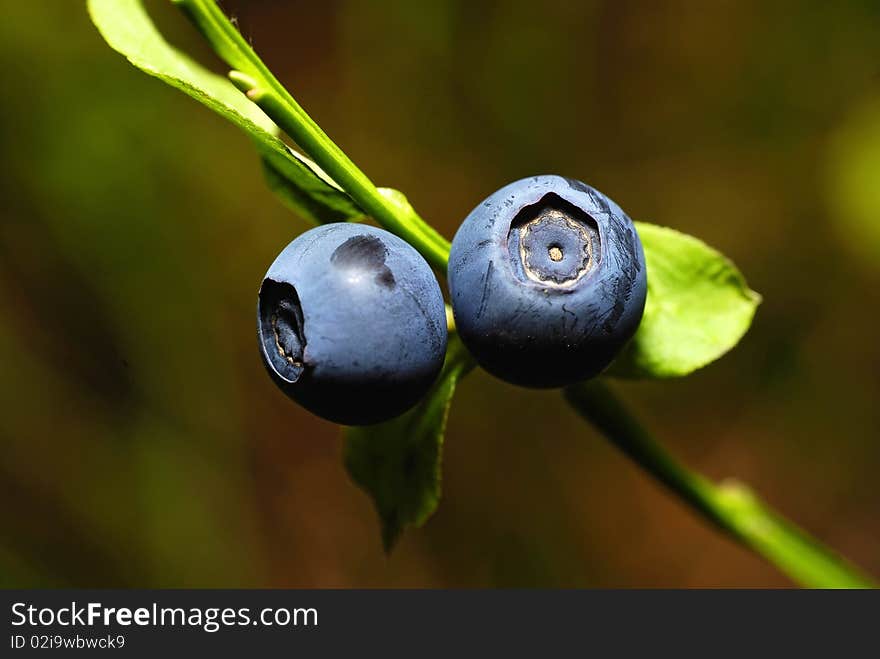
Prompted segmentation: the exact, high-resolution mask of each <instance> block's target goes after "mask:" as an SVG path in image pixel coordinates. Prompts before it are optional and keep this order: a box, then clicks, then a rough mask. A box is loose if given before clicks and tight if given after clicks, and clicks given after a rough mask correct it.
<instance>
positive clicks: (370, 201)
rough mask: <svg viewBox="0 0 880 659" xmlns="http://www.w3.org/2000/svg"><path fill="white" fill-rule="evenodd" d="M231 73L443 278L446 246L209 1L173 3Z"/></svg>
mask: <svg viewBox="0 0 880 659" xmlns="http://www.w3.org/2000/svg"><path fill="white" fill-rule="evenodd" d="M173 1H174V2H175V3H176V4H177V5H178V6H179V7H180V8H181V9H182V10H183V11H184V13H186V15H187V16H188V17H189V19H190V20H191V21H192V22H193V23H194V24H195V26H196V27H197V28H198V29H199V31H201V33H202V34H203V35H204V36H205V38H206V39H207V40H208V41H209V42H210V44H211V46H212V47H213V48H214V50H215V52H217V54H218V55H219V56H220V57H221V58H223V60H224V61H225V62H226V63H227V64H228V65H229V66H231V67H232V68H233V69H234V70H233V71H232V72H231V74H230V78H231V79H232V81H233V82H234V83H235V84H236V86H238V88H239V89H241V90H242V91H243V92H245V93H246V94H247V96H248V98H250V99H251V100H252V101H253V102H254V103H256V104H257V105H258V106H259V107H260V108H261V109H262V110H263V111H264V112H265V113H266V114H267V115H268V116H269V117H270V118H271V119H272V120H273V121H274V122H275V123H277V124H278V125H279V126H280V127H281V128H282V129H283V130H284V132H286V133H287V134H288V135H289V136H290V137H291V138H292V139H293V140H294V141H295V142H296V143H297V144H298V145H299V147H300V148H302V150H303V151H305V152H306V154H307V155H308V156H309V157H310V158H312V159H313V160H314V161H315V162H316V163H318V165H319V166H320V167H321V169H323V170H324V171H325V172H326V173H327V174H328V175H329V176H330V177H331V178H332V179H333V180H334V181H336V182H337V183H338V184H339V186H340V187H341V188H342V189H343V190H345V191H346V192H347V193H348V194H349V195H351V197H352V198H353V199H354V200H355V202H357V204H358V205H359V206H360V207H361V208H363V210H364V211H365V212H366V213H367V214H369V215H370V216H372V217H373V219H375V220H376V222H378V223H379V224H380V225H382V226H383V227H385V228H386V229H388V230H389V231H391V232H393V233H396V234H397V235H399V236H400V237H401V238H403V239H404V240H406V241H407V242H409V243H410V244H411V245H413V247H415V248H416V249H417V250H419V252H420V253H421V254H422V255H423V256H424V257H425V259H427V260H428V262H429V263H431V265H433V266H434V267H436V268H438V269H441V270H443V271H444V272H445V269H446V262H447V259H448V256H449V243H448V242H447V241H446V240H445V239H444V238H443V237H442V236H441V235H440V234H439V233H437V231H436V230H434V228H433V227H431V226H430V225H429V224H427V223H426V222H425V221H424V220H422V219H421V218H420V217H419V216H418V215H416V214H415V213H414V212H413V211H412V209H411V208H409V207H403V206H401V205H400V204H398V203H396V202H395V201H394V200H393V199H391V198H390V197H389V196H387V195H383V194H382V193H381V192H380V191H379V190H378V189H377V188H376V186H375V185H374V184H373V182H372V181H371V180H370V179H369V178H367V176H366V175H365V174H364V173H363V172H362V171H361V170H360V169H359V168H358V167H357V166H356V165H355V164H354V163H353V162H352V161H351V160H350V159H349V157H348V156H347V155H345V153H344V152H343V151H342V149H340V148H339V147H338V146H336V144H335V143H334V142H333V140H331V139H330V138H329V137H328V136H327V134H326V133H325V132H324V131H323V130H321V128H320V126H318V124H317V123H315V121H314V120H313V119H312V118H311V117H310V116H309V115H308V114H307V113H306V112H305V110H303V109H302V107H301V106H300V105H299V103H297V102H296V100H295V99H294V98H293V96H291V95H290V93H289V92H288V91H287V90H286V89H285V88H284V86H283V85H282V84H281V83H280V82H279V81H278V79H277V78H275V76H274V75H273V74H272V72H271V71H270V70H269V68H268V67H267V66H266V65H265V64H264V63H263V61H262V60H261V59H260V58H259V57H258V56H257V54H256V53H255V52H254V51H253V49H252V48H251V47H250V45H249V44H248V43H247V41H245V39H244V37H242V36H241V34H240V33H239V31H238V30H237V29H236V28H235V26H234V25H233V24H232V23H231V22H230V21H229V19H228V18H227V17H226V15H225V14H224V13H223V11H222V10H221V9H220V8H219V7H218V6H217V3H216V2H214V0H173Z"/></svg>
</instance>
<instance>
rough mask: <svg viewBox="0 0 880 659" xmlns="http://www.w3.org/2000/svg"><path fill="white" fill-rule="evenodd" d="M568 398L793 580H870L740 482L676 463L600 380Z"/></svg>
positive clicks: (858, 583)
mask: <svg viewBox="0 0 880 659" xmlns="http://www.w3.org/2000/svg"><path fill="white" fill-rule="evenodd" d="M565 397H566V399H567V400H568V402H569V403H570V404H571V406H572V407H574V409H575V410H577V411H578V412H579V413H580V414H581V416H583V417H584V418H585V419H586V420H587V421H589V422H591V423H592V424H593V425H594V426H596V428H597V429H598V430H599V431H600V432H602V434H604V435H605V436H606V437H607V438H608V440H609V441H611V442H612V443H613V444H614V445H615V446H617V448H619V449H620V450H621V451H623V453H624V454H626V455H627V456H628V457H629V458H631V459H632V460H633V461H634V462H636V463H637V464H638V465H639V466H641V467H642V468H643V469H644V470H645V471H647V472H648V473H649V474H651V475H652V476H654V478H656V479H657V480H658V481H660V482H661V483H662V484H663V485H665V486H666V487H667V488H668V489H669V490H671V491H672V493H673V494H675V495H677V496H678V497H680V498H681V499H682V500H683V501H684V502H685V503H687V504H688V505H689V506H690V507H691V508H693V509H694V510H695V511H696V512H697V513H699V514H700V515H702V516H703V517H705V518H706V519H707V520H709V521H710V522H711V523H712V524H714V525H715V526H716V527H718V528H720V529H721V530H723V531H725V532H727V533H729V534H730V535H731V536H733V537H734V538H735V539H737V540H738V541H740V542H741V543H743V544H744V545H746V546H747V547H749V548H751V549H752V550H754V551H755V552H757V553H758V554H760V555H762V556H763V557H764V558H766V559H767V560H769V561H770V562H771V563H773V564H774V565H776V566H777V567H778V568H779V569H780V570H782V571H783V572H784V573H786V574H787V575H788V576H789V577H791V578H792V579H793V580H794V581H796V582H798V583H800V584H802V585H804V586H808V587H812V588H872V587H875V585H874V584H873V583H872V582H871V579H870V578H869V577H867V576H866V575H864V574H863V573H861V572H860V571H859V570H858V568H856V567H855V566H853V565H851V564H849V563H847V562H846V561H845V560H844V559H843V558H842V557H840V556H839V555H837V554H836V553H834V552H833V551H831V550H830V549H827V548H826V547H823V546H822V545H821V544H819V542H818V541H816V540H815V539H814V538H812V537H810V536H809V535H808V534H807V533H806V532H805V531H803V530H801V529H799V528H798V527H796V526H795V525H794V524H792V523H791V522H789V521H787V520H786V519H784V518H783V517H782V516H781V515H779V514H778V513H776V512H775V511H773V510H772V509H771V508H769V507H768V506H766V505H765V504H764V503H763V502H761V500H760V499H758V497H757V496H755V495H754V494H753V493H752V492H751V491H750V490H749V489H748V488H747V487H746V486H745V485H743V484H741V483H737V482H733V481H730V482H724V483H721V484H719V485H716V484H714V483H712V482H710V481H709V480H707V479H705V478H704V477H703V476H701V475H699V474H697V473H695V472H693V471H690V470H689V469H687V468H686V467H684V466H683V465H682V464H681V463H679V462H678V461H677V460H676V459H675V458H674V457H673V456H672V455H671V454H670V453H669V452H668V451H667V450H666V449H665V448H663V446H661V445H660V444H659V443H658V442H657V441H656V440H655V439H654V438H653V437H651V435H650V433H648V431H647V430H645V429H644V428H643V427H642V426H641V425H640V424H639V422H638V421H637V420H636V419H635V417H634V416H633V415H632V413H631V412H630V411H629V410H628V409H627V408H626V406H625V405H624V404H623V402H622V401H621V400H620V399H619V398H618V397H617V396H616V395H615V394H614V392H613V391H611V390H610V389H609V388H608V387H607V385H605V384H604V383H603V382H601V381H600V380H593V381H590V382H586V383H583V384H578V385H575V386H572V387H569V388H568V389H566V390H565Z"/></svg>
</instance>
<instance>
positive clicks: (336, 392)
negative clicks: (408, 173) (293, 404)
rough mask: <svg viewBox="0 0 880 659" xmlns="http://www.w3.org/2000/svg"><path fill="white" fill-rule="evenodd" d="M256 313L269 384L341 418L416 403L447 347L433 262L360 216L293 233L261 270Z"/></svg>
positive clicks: (375, 418)
mask: <svg viewBox="0 0 880 659" xmlns="http://www.w3.org/2000/svg"><path fill="white" fill-rule="evenodd" d="M257 322H258V332H259V341H260V353H261V355H262V357H263V362H264V364H265V366H266V368H267V370H268V371H269V374H270V375H271V376H272V379H273V380H274V381H275V383H276V384H277V385H278V386H279V387H280V388H281V390H282V391H284V393H286V394H287V395H288V396H290V397H291V398H293V399H294V400H295V401H297V402H298V403H299V404H301V405H302V406H303V407H305V408H306V409H308V410H310V411H311V412H313V413H314V414H317V415H318V416H321V417H323V418H325V419H328V420H330V421H334V422H336V423H341V424H345V425H362V424H369V423H376V422H379V421H383V420H386V419H389V418H391V417H394V416H397V415H398V414H400V413H402V412H404V411H405V410H407V409H408V408H409V407H411V406H412V405H414V404H415V403H416V402H417V401H418V400H419V399H420V398H421V397H422V396H423V395H424V394H425V393H426V391H427V390H428V388H429V387H430V386H431V384H432V382H433V381H434V379H435V378H436V377H437V374H438V373H439V371H440V369H441V367H442V366H443V358H444V355H445V352H446V338H447V334H446V312H445V307H444V304H443V296H442V294H441V292H440V286H439V285H438V283H437V279H436V278H435V277H434V273H433V272H432V271H431V268H430V267H429V266H428V264H427V263H426V262H425V260H424V259H423V258H422V257H421V256H420V255H419V253H418V252H416V250H415V249H413V248H412V247H411V246H410V245H409V244H407V243H406V242H404V241H403V240H401V239H400V238H398V237H397V236H395V235H393V234H390V233H388V232H387V231H383V230H382V229H377V228H374V227H371V226H367V225H363V224H354V223H339V224H328V225H324V226H320V227H317V228H315V229H311V230H310V231H307V232H305V233H303V234H302V235H300V236H299V237H297V238H296V239H295V240H294V241H293V242H291V243H290V244H289V245H288V246H287V247H286V248H285V249H284V251H282V252H281V254H280V255H279V256H278V258H277V259H275V262H274V263H273V264H272V266H271V267H270V268H269V271H268V272H267V273H266V276H265V277H264V278H263V283H262V285H261V286H260V293H259V300H258V304H257Z"/></svg>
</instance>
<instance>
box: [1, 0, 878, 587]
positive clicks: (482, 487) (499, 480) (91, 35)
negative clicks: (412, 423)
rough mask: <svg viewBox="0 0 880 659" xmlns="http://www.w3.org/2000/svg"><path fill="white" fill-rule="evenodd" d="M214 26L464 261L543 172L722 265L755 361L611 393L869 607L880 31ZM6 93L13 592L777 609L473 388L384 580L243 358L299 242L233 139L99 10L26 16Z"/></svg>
mask: <svg viewBox="0 0 880 659" xmlns="http://www.w3.org/2000/svg"><path fill="white" fill-rule="evenodd" d="M148 7H149V8H150V9H151V12H152V14H153V16H154V18H155V20H156V21H157V23H158V24H159V25H160V27H161V28H162V29H163V31H164V32H165V33H166V35H167V36H168V37H169V39H170V40H171V41H172V42H173V43H175V44H176V45H178V46H180V47H183V48H184V49H186V50H188V51H190V52H192V53H194V54H196V55H197V56H199V57H200V58H201V59H203V61H205V62H207V63H209V64H210V65H211V66H212V67H215V68H216V70H218V71H222V70H223V69H222V67H221V65H220V64H219V62H218V61H217V60H215V59H213V57H212V55H211V53H210V52H209V51H208V50H207V49H206V48H205V46H204V45H203V44H202V43H201V41H200V39H199V38H198V36H197V35H196V34H195V32H194V31H193V30H192V28H191V27H190V25H189V24H188V23H187V22H186V21H185V20H184V19H183V18H182V17H181V16H179V15H178V14H177V12H176V10H174V9H173V8H172V7H170V6H169V5H167V3H164V2H149V3H148ZM225 7H226V9H228V10H229V11H230V12H231V13H233V14H234V15H235V16H236V17H237V18H238V20H239V24H240V26H241V29H242V30H243V32H244V33H245V35H246V36H248V37H250V38H251V39H252V41H253V43H254V44H255V46H256V48H257V50H258V52H259V53H261V54H262V56H263V57H264V59H265V60H266V61H267V62H268V63H269V65H270V66H271V67H272V68H273V70H274V71H275V72H276V73H277V75H278V77H279V78H280V79H281V80H282V81H283V82H285V83H286V84H287V85H288V87H289V88H290V89H291V90H292V91H293V93H294V94H295V96H296V97H297V98H298V99H299V100H300V101H301V103H302V104H303V105H304V106H305V107H306V109H307V110H308V111H309V112H310V113H311V114H312V115H313V116H314V117H315V118H316V119H317V120H318V121H319V123H321V125H322V126H323V127H324V128H325V129H326V130H327V132H328V133H329V134H330V135H331V136H332V137H333V138H334V139H335V140H336V141H337V142H338V143H339V144H340V145H341V146H342V147H343V148H344V149H345V150H346V151H347V152H348V153H349V154H350V155H351V156H352V158H353V159H354V160H355V161H356V162H358V163H359V164H360V165H361V166H362V168H363V169H364V170H365V171H366V172H367V173H368V175H370V176H371V177H372V178H373V179H374V180H375V181H376V182H377V183H378V184H381V185H390V186H394V187H397V188H399V189H401V190H404V191H405V192H406V193H407V194H408V196H409V198H410V200H411V201H412V203H413V204H414V205H415V206H416V208H418V209H419V210H420V211H421V213H422V215H423V216H424V217H426V218H427V219H429V221H431V222H432V223H433V224H434V225H435V226H437V227H438V228H439V229H440V230H441V231H442V232H443V233H444V234H445V235H446V236H447V237H451V236H452V235H453V233H454V231H455V229H456V226H457V224H458V223H459V222H460V220H461V219H462V218H463V217H464V216H465V215H466V214H467V213H468V211H469V210H470V209H471V208H472V207H473V206H474V205H476V204H477V203H478V202H479V201H480V200H481V199H482V198H483V197H485V196H486V195H487V194H488V193H490V192H491V191H493V190H495V189H496V188H498V187H500V186H501V185H502V184H504V183H507V182H509V181H511V180H514V179H516V178H519V177H522V176H526V175H530V174H536V173H551V172H553V173H561V174H565V175H567V176H572V177H576V178H579V179H582V180H585V181H587V182H589V183H591V184H592V185H594V186H596V187H598V188H599V189H601V190H602V191H604V192H606V193H607V194H609V195H610V196H611V197H613V198H614V199H615V200H617V201H618V202H619V203H620V204H621V205H622V206H623V207H624V208H625V209H626V210H627V211H628V212H629V214H630V215H631V216H632V217H634V218H636V219H642V220H646V221H652V222H656V223H659V224H664V225H669V226H672V227H675V228H677V229H680V230H683V231H686V232H689V233H692V234H694V235H697V236H699V237H701V238H703V239H704V240H706V241H707V242H709V243H710V244H711V245H714V246H715V247H717V248H719V249H721V250H722V251H723V252H725V253H726V254H727V255H729V256H730V257H731V258H733V259H734V260H735V261H736V262H737V264H738V265H739V266H740V267H741V268H742V270H743V271H744V272H745V274H746V275H747V277H748V279H749V282H750V284H751V285H752V286H753V288H755V289H756V290H758V291H759V292H761V293H762V294H763V296H764V304H763V305H762V306H761V308H760V310H759V312H758V315H757V318H756V322H755V325H754V327H753V330H752V331H751V332H750V334H749V335H748V336H747V337H746V338H745V340H744V341H743V343H742V344H741V345H740V346H739V347H738V348H737V349H736V350H735V351H734V352H733V353H732V354H730V355H728V356H726V357H725V358H724V359H722V360H721V361H719V362H717V363H716V364H714V365H712V366H710V367H708V368H706V369H704V370H703V371H701V372H698V373H696V374H694V375H693V376H691V377H689V378H686V379H684V380H681V381H674V382H661V383H622V384H621V385H620V386H619V390H620V392H621V393H622V394H623V395H624V396H625V397H627V398H628V399H629V400H630V401H631V402H632V405H633V407H634V408H635V409H636V410H637V411H638V413H639V414H640V415H641V416H642V418H643V419H644V420H645V422H646V423H648V424H649V425H650V426H651V427H652V428H653V429H655V430H656V432H657V434H658V435H660V436H661V437H662V438H663V439H664V441H665V442H666V443H667V444H668V445H669V446H670V447H671V448H672V449H673V450H674V451H675V452H676V453H677V454H679V455H680V456H682V457H683V458H684V459H686V460H687V461H688V462H689V463H690V464H691V465H693V466H694V467H697V468H698V469H700V470H701V471H702V472H704V473H706V474H708V475H710V476H711V477H713V478H724V477H727V476H735V477H737V478H740V479H742V480H745V481H747V482H748V483H750V484H751V485H753V486H754V487H755V488H756V489H757V491H758V492H760V493H761V494H762V495H763V496H765V497H766V498H767V499H768V500H769V501H770V502H771V503H772V504H774V505H775V506H777V507H778V508H779V509H781V511H783V512H784V513H785V514H787V515H788V516H790V517H792V518H794V519H795V520H797V521H798V522H799V523H800V524H802V525H803V526H805V527H806V528H807V529H809V530H810V531H811V532H813V533H814V534H816V535H817V536H819V538H821V539H822V540H824V541H825V542H827V543H829V544H830V545H832V546H834V547H836V548H837V549H839V550H840V551H842V552H843V553H844V554H845V555H847V556H848V557H850V558H851V559H853V560H854V561H856V562H858V563H860V564H861V565H862V566H863V567H865V568H866V569H867V570H869V571H870V572H873V573H874V574H875V575H876V574H880V515H878V511H880V488H878V487H877V473H878V471H880V405H878V398H880V376H878V372H880V341H878V339H877V336H878V332H877V323H878V320H880V314H878V304H880V297H878V294H877V290H878V285H880V5H878V4H877V3H876V2H872V1H870V0H864V1H861V2H857V1H848V2H836V3H819V2H808V3H805V2H801V1H799V0H792V1H788V2H786V1H775V0H774V1H772V2H764V1H763V0H748V1H737V2H722V1H718V2H698V1H696V0H693V1H690V2H684V1H672V0H663V1H658V2H629V1H620V0H608V1H604V2H578V3H573V2H562V1H555V0H546V1H544V2H541V3H538V4H536V3H534V2H532V1H522V0H512V1H506V2H471V1H470V0H453V1H450V2H411V1H409V0H381V1H378V0H377V1H371V2H363V3H355V2H337V1H326V0H325V1H322V2H309V3H305V2H289V3H282V2H274V1H269V0H265V1H261V2H257V1H253V0H250V1H245V0H235V1H233V0H227V2H226V3H225ZM0 72H2V73H0V76H2V79H3V90H4V91H3V102H2V105H0V166H2V176H0V185H2V199H3V210H2V214H0V309H2V311H0V405H2V414H0V488H2V489H0V493H2V494H0V583H2V585H6V586H11V585H16V586H62V585H70V586H330V587H336V586H368V587H370V586H404V587H408V586H456V587H461V586H464V587H471V586H476V587H484V586H599V587H616V586H626V587H628V586H787V585H789V582H788V581H787V580H786V579H785V578H784V577H783V576H781V575H780V574H779V573H777V572H776V570H775V569H774V568H772V567H771V566H769V565H768V564H766V563H764V562H763V561H762V560H760V559H759V558H756V557H754V556H753V555H751V554H749V553H747V552H746V551H744V550H742V549H740V548H739V547H738V546H736V545H734V544H733V543H732V542H730V541H729V540H727V539H726V538H724V537H722V536H720V535H718V534H717V533H716V532H715V531H713V530H711V529H709V528H708V527H707V526H706V525H705V524H704V523H703V522H702V521H701V520H700V519H697V518H696V517H695V516H694V515H692V514H691V513H690V512H689V511H688V510H686V509H685V508H683V507H682V506H681V505H680V504H679V502H678V501H676V500H674V499H673V498H671V497H670V496H669V495H668V494H667V493H666V492H665V491H663V490H661V489H660V488H659V487H658V486H657V485H655V484H654V483H653V482H651V481H650V480H648V479H647V478H646V477H645V476H644V475H643V474H642V473H640V472H639V471H638V470H637V469H636V468H635V467H634V466H633V465H632V464H631V463H629V462H628V461H626V460H625V459H623V458H622V457H621V456H620V455H619V454H618V453H617V452H616V451H615V450H614V449H613V448H611V447H610V446H609V445H607V444H606V443H605V442H604V441H603V440H602V439H601V438H600V437H599V436H598V435H597V434H596V433H594V432H593V431H592V430H591V429H590V428H588V427H587V426H585V425H584V424H583V423H582V422H581V421H579V420H578V419H577V418H576V417H575V415H574V414H573V413H572V412H571V411H570V410H569V409H568V408H567V407H566V406H565V405H564V404H563V403H562V402H561V400H560V397H559V396H558V394H556V393H553V392H530V391H525V390H520V389H517V388H514V387H511V386H508V385H505V384H503V383H499V382H496V381H494V380H492V379H491V378H489V377H488V376H486V375H485V374H480V373H477V374H474V375H473V376H471V377H470V378H468V379H467V380H466V381H465V382H464V383H463V384H462V385H461V387H460V389H459V393H458V396H457V398H456V400H455V402H454V406H453V410H452V414H451V418H450V424H449V431H448V435H447V443H446V455H445V464H444V470H443V475H444V483H443V485H444V499H443V501H442V503H441V505H440V508H439V510H438V512H437V514H436V515H435V516H434V517H433V519H431V521H430V522H429V523H428V524H427V525H426V526H425V527H424V528H423V529H420V530H416V531H410V532H408V533H406V534H405V536H404V537H403V540H402V541H401V543H400V545H399V546H398V548H397V550H396V551H395V552H394V553H393V554H392V555H391V556H390V557H386V556H385V555H384V554H383V552H382V550H381V546H380V541H379V534H378V525H377V523H376V517H375V514H374V511H373V509H372V506H371V503H370V501H369V500H368V498H367V497H366V495H365V494H364V493H363V492H361V491H360V490H358V489H357V488H356V487H355V486H354V485H353V484H352V483H351V482H350V481H349V480H348V479H347V477H346V474H345V472H344V470H343V467H342V466H341V460H340V452H341V442H340V438H339V431H338V429H337V428H336V427H334V426H332V425H330V424H328V423H325V422H322V421H320V420H317V419H315V418H314V417H312V416H310V415H309V414H308V413H306V412H304V411H303V410H301V409H299V408H298V407H296V406H295V405H293V404H292V403H290V402H289V401H288V400H287V399H285V398H284V397H283V396H282V394H280V393H279V392H278V391H276V390H275V388H274V387H273V385H272V383H271V382H270V381H269V378H268V377H266V375H265V374H264V372H263V369H262V366H261V364H260V360H259V358H258V353H257V349H256V339H255V330H254V324H255V321H254V305H255V296H256V291H257V287H258V285H259V281H260V279H261V277H262V274H263V273H264V271H265V269H266V267H267V266H268V264H269V263H270V262H271V261H272V259H273V258H274V257H275V255H276V253H277V252H278V251H280V249H281V248H282V247H283V246H284V245H285V244H286V243H287V242H288V241H289V240H290V239H292V238H293V237H294V235H296V234H297V233H298V232H301V231H303V230H305V229H306V228H307V225H306V223H305V222H304V221H303V220H302V219H301V218H298V217H295V216H293V215H291V214H290V213H289V212H288V211H287V210H286V209H285V208H284V207H283V206H282V205H281V204H280V203H279V202H278V201H277V200H276V199H275V198H274V197H273V196H272V195H271V193H270V192H269V191H268V190H267V188H266V187H265V185H264V183H263V180H262V177H261V172H260V168H259V166H258V160H257V157H256V156H255V154H254V152H253V150H252V148H251V145H250V143H249V142H248V139H247V138H246V137H245V136H244V135H243V134H241V133H239V132H238V131H237V130H236V129H235V128H233V127H232V126H231V125H228V124H227V123H225V122H224V121H223V120H222V119H221V118H220V117H218V116H215V115H214V114H212V113H211V112H210V111H208V110H207V109H206V108H204V107H202V106H200V105H198V104H197V103H195V102H193V101H192V100H191V99H189V98H187V97H185V96H184V95H182V94H180V93H179V92H177V91H175V90H173V89H171V88H170V87H166V86H165V85H163V84H162V83H161V82H159V81H157V80H154V79H152V78H149V77H147V76H145V75H144V74H142V73H140V72H139V71H137V70H135V69H134V68H132V67H131V66H130V65H128V64H127V63H126V62H125V61H124V59H123V58H122V57H120V56H119V55H118V54H116V53H114V52H112V51H111V50H110V49H109V48H108V47H107V46H106V45H105V44H104V43H103V41H102V40H101V38H100V37H99V35H98V33H97V31H96V30H95V29H94V27H93V26H92V25H91V24H90V22H89V20H88V17H87V14H86V10H85V7H84V6H83V4H82V3H78V2H19V3H7V4H6V5H5V6H4V20H3V21H0Z"/></svg>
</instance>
